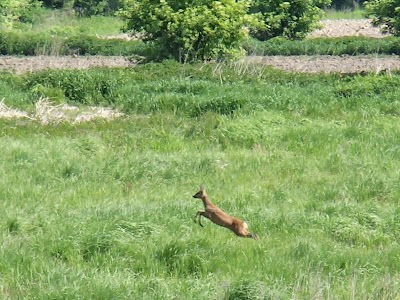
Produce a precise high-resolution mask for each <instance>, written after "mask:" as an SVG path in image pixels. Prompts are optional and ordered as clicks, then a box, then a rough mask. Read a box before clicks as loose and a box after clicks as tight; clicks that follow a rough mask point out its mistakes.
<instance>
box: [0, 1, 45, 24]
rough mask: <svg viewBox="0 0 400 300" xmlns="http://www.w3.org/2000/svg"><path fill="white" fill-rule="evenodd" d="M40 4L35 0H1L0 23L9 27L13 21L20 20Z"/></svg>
mask: <svg viewBox="0 0 400 300" xmlns="http://www.w3.org/2000/svg"><path fill="white" fill-rule="evenodd" d="M40 6H41V2H39V1H36V0H1V1H0V25H3V26H5V27H11V26H12V24H13V22H14V21H19V20H21V19H22V18H23V17H24V16H25V15H27V14H28V13H29V12H30V11H32V10H33V9H35V8H38V7H40Z"/></svg>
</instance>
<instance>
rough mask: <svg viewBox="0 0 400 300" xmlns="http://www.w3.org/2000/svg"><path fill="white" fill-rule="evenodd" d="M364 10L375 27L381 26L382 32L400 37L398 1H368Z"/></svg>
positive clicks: (399, 2)
mask: <svg viewBox="0 0 400 300" xmlns="http://www.w3.org/2000/svg"><path fill="white" fill-rule="evenodd" d="M365 8H366V12H367V15H369V16H370V17H372V23H373V24H374V25H375V26H377V25H383V32H388V33H392V34H395V35H400V1H398V0H370V1H368V2H366V4H365Z"/></svg>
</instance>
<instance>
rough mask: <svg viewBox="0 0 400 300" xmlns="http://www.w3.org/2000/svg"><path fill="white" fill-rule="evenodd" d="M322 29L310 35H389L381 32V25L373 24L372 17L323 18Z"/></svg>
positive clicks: (313, 36) (380, 36) (375, 36)
mask: <svg viewBox="0 0 400 300" xmlns="http://www.w3.org/2000/svg"><path fill="white" fill-rule="evenodd" d="M319 23H320V24H321V26H322V28H321V29H318V30H315V31H313V32H311V33H310V34H309V35H308V37H309V38H316V37H344V36H365V37H373V38H384V37H386V36H388V35H385V34H382V33H381V31H380V30H381V27H374V26H372V25H371V19H358V20H345V19H342V20H322V21H320V22H319Z"/></svg>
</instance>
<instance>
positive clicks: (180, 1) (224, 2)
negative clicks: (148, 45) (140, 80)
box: [123, 0, 261, 60]
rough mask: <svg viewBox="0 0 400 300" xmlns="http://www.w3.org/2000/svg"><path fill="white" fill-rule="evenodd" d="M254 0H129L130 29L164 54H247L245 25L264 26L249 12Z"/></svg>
mask: <svg viewBox="0 0 400 300" xmlns="http://www.w3.org/2000/svg"><path fill="white" fill-rule="evenodd" d="M249 6H250V1H247V0H243V1H235V0H219V1H213V0H170V1H168V2H167V1H166V0H143V1H139V0H128V1H126V2H125V7H126V9H125V10H124V11H123V16H125V17H126V18H127V20H128V22H127V29H128V30H129V31H133V32H135V33H138V32H139V33H141V34H142V35H143V37H144V40H145V41H147V42H153V43H155V44H156V45H157V46H158V47H159V48H160V51H161V53H160V54H161V55H160V56H161V57H167V56H172V57H174V58H176V59H185V60H186V59H189V60H191V59H202V60H210V59H216V58H221V57H230V58H232V57H238V56H240V55H242V54H244V50H243V49H242V47H241V44H242V41H243V40H245V39H246V38H248V29H246V27H245V26H261V23H258V22H257V20H256V17H255V16H250V15H248V14H247V12H248V8H249Z"/></svg>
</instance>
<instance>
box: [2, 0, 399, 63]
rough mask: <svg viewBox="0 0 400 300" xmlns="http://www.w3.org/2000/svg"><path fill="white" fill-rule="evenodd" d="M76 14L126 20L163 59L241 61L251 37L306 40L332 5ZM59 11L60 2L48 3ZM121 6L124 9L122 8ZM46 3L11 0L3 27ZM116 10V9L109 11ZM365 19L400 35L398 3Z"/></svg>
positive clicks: (267, 0) (169, 6) (255, 4)
mask: <svg viewBox="0 0 400 300" xmlns="http://www.w3.org/2000/svg"><path fill="white" fill-rule="evenodd" d="M70 3H71V4H72V6H71V8H73V13H75V14H84V15H93V14H105V11H106V10H107V9H106V8H109V9H110V10H116V9H118V8H119V7H120V9H119V11H118V13H117V15H118V16H119V17H122V18H123V19H124V20H125V28H124V30H125V31H127V32H132V33H134V34H140V35H141V36H142V39H143V41H144V42H148V43H149V44H151V45H155V46H156V48H157V51H159V52H160V53H161V56H163V57H173V58H174V59H176V60H185V61H188V60H189V61H191V60H198V59H199V60H202V61H204V60H213V59H237V58H240V57H241V56H243V55H244V54H245V51H244V49H243V42H244V41H246V40H247V39H248V38H249V37H253V38H257V39H259V40H268V39H271V38H274V37H286V38H288V39H302V38H304V37H306V36H307V34H308V33H309V32H310V31H312V30H314V29H315V28H316V27H317V21H318V20H319V19H320V18H321V17H322V15H323V10H322V9H321V7H324V6H328V5H330V4H331V1H330V0H289V1H285V2H279V1H273V0H255V1H249V0H241V1H234V0H224V1H214V0H203V1H201V2H193V1H184V2H182V1H175V0H171V1H168V2H167V1H150V0H145V1H136V0H125V1H121V3H119V2H118V1H104V0H103V1H98V0H91V1H80V0H74V1H70ZM45 4H46V5H47V6H49V7H58V4H57V1H56V2H52V1H50V2H49V3H47V2H46V3H45ZM120 4H121V6H120ZM41 5H42V2H40V1H37V0H29V1H28V0H7V1H6V2H5V3H4V4H2V5H1V6H0V26H1V27H4V28H13V27H15V24H18V23H19V22H26V23H32V24H33V23H34V20H35V13H37V12H40V10H41ZM111 7H112V8H111ZM365 7H366V15H369V16H372V17H373V23H374V24H375V25H378V24H383V30H385V31H387V32H390V33H393V34H394V35H397V34H398V28H397V27H398V23H399V22H398V16H397V12H398V9H399V7H398V5H397V4H396V3H395V2H394V1H374V0H370V1H367V2H365Z"/></svg>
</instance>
